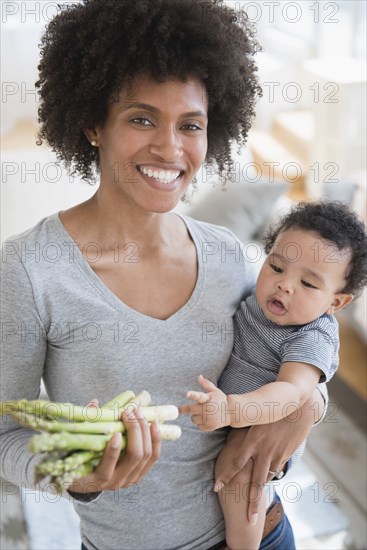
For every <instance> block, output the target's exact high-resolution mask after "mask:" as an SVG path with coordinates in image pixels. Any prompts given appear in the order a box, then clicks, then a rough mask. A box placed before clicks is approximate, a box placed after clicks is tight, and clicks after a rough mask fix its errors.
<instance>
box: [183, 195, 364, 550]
mask: <svg viewBox="0 0 367 550" xmlns="http://www.w3.org/2000/svg"><path fill="white" fill-rule="evenodd" d="M264 241H265V251H266V253H267V258H266V260H265V262H264V264H263V266H262V268H261V271H260V274H259V277H258V280H257V284H256V291H255V293H254V294H253V295H251V296H249V297H248V298H247V299H245V300H244V301H243V302H242V303H241V305H240V308H239V309H238V311H237V313H236V315H235V319H234V330H235V335H234V347H233V351H232V355H231V357H230V360H229V362H228V364H227V366H226V368H225V370H224V371H223V373H222V375H221V378H220V380H219V384H218V385H219V388H218V387H217V386H215V385H214V384H213V383H212V382H210V381H209V380H207V379H205V378H204V377H203V376H200V377H199V383H200V384H201V386H202V387H203V389H204V390H205V392H198V391H189V392H188V393H187V397H188V398H189V399H193V400H194V401H196V404H193V405H188V406H185V407H184V410H182V412H185V413H188V414H191V415H192V420H193V422H195V424H197V426H198V427H199V428H200V429H201V430H203V431H211V430H216V429H218V428H222V427H224V426H231V427H232V428H240V427H245V426H250V425H253V424H265V423H270V422H276V421H277V420H279V419H281V418H283V417H285V416H288V415H289V414H291V413H292V412H293V411H295V410H297V409H298V408H299V407H301V406H302V405H303V404H304V403H305V402H306V401H307V400H308V399H309V397H310V396H311V394H312V392H313V390H314V389H315V387H316V386H317V384H318V383H319V382H324V381H326V382H327V381H329V380H330V378H331V377H332V376H333V374H334V373H335V371H336V369H337V367H338V349H339V340H338V323H337V321H336V319H335V317H334V313H336V312H337V311H340V310H341V309H342V308H344V307H345V306H346V305H348V304H349V303H350V302H351V301H352V300H353V299H354V298H355V297H356V296H357V295H358V294H359V293H360V292H361V291H362V289H363V287H364V286H365V285H366V284H367V235H366V229H365V227H364V224H363V222H362V221H361V220H359V219H358V217H357V216H356V215H355V214H354V213H353V212H352V211H351V210H350V209H349V208H348V207H347V206H346V205H345V204H343V203H339V202H326V201H325V202H315V203H301V204H299V205H297V206H296V207H294V208H293V209H292V211H291V212H290V213H289V214H288V215H286V216H285V217H284V218H283V219H282V220H281V221H280V222H279V223H278V224H277V226H276V227H275V228H271V229H270V230H269V232H268V234H267V235H266V237H265V240H264ZM244 392H246V393H244ZM251 468H252V464H251V462H249V463H248V464H247V465H246V467H245V468H244V470H242V471H241V472H240V474H238V475H237V476H236V477H235V478H234V480H232V482H231V483H234V482H237V483H239V482H240V483H241V486H242V487H246V486H247V487H249V485H247V484H249V483H250V481H251ZM270 473H271V474H272V475H273V474H274V475H276V474H277V473H278V472H270ZM220 485H222V484H217V487H216V489H217V490H218V489H219V490H220V489H222V488H223V485H222V487H221V486H220ZM227 489H228V492H230V488H229V487H228V486H227ZM244 493H245V492H244V491H241V495H243V494H244ZM219 495H221V493H219ZM220 500H221V505H222V508H223V514H224V519H225V524H226V542H227V545H228V547H229V548H231V549H243V548H246V549H248V550H251V549H257V548H259V546H260V541H261V536H262V532H263V527H264V521H265V513H266V498H265V492H264V491H262V492H261V497H260V505H259V510H260V512H259V515H258V517H252V518H248V517H247V502H248V500H249V496H248V495H247V496H245V497H244V500H242V502H241V501H240V502H237V500H238V499H236V501H235V499H232V500H231V499H228V498H227V499H226V498H221V499H220ZM244 501H245V502H244Z"/></svg>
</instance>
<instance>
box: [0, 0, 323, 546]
mask: <svg viewBox="0 0 367 550" xmlns="http://www.w3.org/2000/svg"><path fill="white" fill-rule="evenodd" d="M257 49H258V47H257V44H256V42H255V40H254V39H253V35H252V31H251V28H250V27H249V25H248V23H247V22H246V20H245V19H243V18H241V17H239V16H238V14H235V13H234V12H233V11H232V10H230V9H228V8H226V7H225V6H223V5H222V4H220V3H218V2H216V1H213V2H207V1H205V2H204V1H201V0H195V1H193V0H139V2H135V0H120V1H119V2H116V0H85V1H84V3H83V4H79V5H75V6H70V7H68V8H67V9H66V10H65V11H64V12H62V13H61V14H59V15H58V16H57V17H56V18H55V19H54V20H53V21H52V22H51V23H50V25H49V27H48V30H47V32H46V34H45V36H44V38H43V49H42V55H43V57H42V60H41V63H40V67H39V69H40V80H39V82H38V83H37V86H38V87H39V89H40V96H41V106H40V110H39V118H40V122H41V123H42V126H41V133H40V136H41V138H42V139H44V140H47V142H48V143H49V144H50V146H51V147H52V148H53V149H54V150H55V151H56V152H57V154H58V156H59V157H60V158H62V159H63V160H64V161H65V162H66V163H67V164H69V165H71V166H73V167H74V169H75V170H76V171H77V172H79V173H80V174H81V175H82V176H83V177H84V179H86V180H87V181H91V179H92V178H93V174H94V169H96V171H97V174H98V179H99V183H100V185H99V188H98V190H97V191H96V193H95V194H94V196H93V197H92V198H91V199H89V200H88V201H86V202H84V203H82V204H79V205H77V206H75V207H74V208H71V209H70V210H66V211H63V212H61V213H60V214H54V215H52V216H50V217H48V218H46V219H45V220H41V222H40V223H39V224H38V225H37V226H36V227H35V228H32V229H30V230H29V231H28V232H25V233H23V234H21V235H18V236H17V237H14V238H13V239H10V240H9V241H8V242H7V243H5V245H4V253H3V264H2V266H3V269H4V279H3V280H4V281H5V282H4V292H3V297H4V304H3V315H4V322H5V323H6V326H7V327H9V331H8V333H7V338H6V339H5V342H4V358H3V363H2V364H3V365H6V367H5V368H4V373H3V376H2V395H1V399H2V400H9V399H14V398H20V397H24V398H28V399H33V398H36V397H37V396H38V393H39V386H40V380H41V378H42V377H43V379H44V382H45V386H46V389H47V392H48V395H49V397H50V399H52V400H55V401H68V402H73V403H77V404H84V403H86V402H88V401H90V399H91V398H92V397H94V396H95V397H96V398H98V400H99V402H105V401H108V400H109V399H111V398H112V397H113V396H114V395H115V394H116V393H118V392H120V391H122V390H123V389H132V390H133V391H135V392H137V391H140V390H141V389H147V390H148V391H150V393H151V394H152V396H153V399H154V401H155V402H156V403H168V402H170V403H172V402H173V403H175V404H177V405H180V404H182V403H184V401H185V397H184V391H185V389H186V388H187V387H191V386H192V383H193V381H194V380H196V379H197V375H198V374H199V373H203V374H204V375H205V376H206V377H207V378H209V379H211V380H213V381H214V382H216V381H217V380H218V378H219V376H220V373H221V372H222V370H223V368H224V366H225V364H226V362H227V360H228V358H229V355H230V352H231V348H232V344H233V337H232V335H231V328H232V316H233V314H234V312H235V310H236V308H237V306H238V304H239V302H240V300H241V298H242V297H243V296H244V295H246V294H248V293H249V292H250V290H251V288H252V287H253V285H254V276H253V274H252V273H251V270H250V267H249V266H248V265H247V264H246V263H244V262H243V261H242V260H241V261H240V262H238V261H236V258H235V256H234V255H228V258H227V259H226V261H225V262H222V259H221V255H220V254H217V253H215V250H216V248H217V247H218V249H219V248H220V246H224V247H228V249H233V247H234V246H236V244H238V241H237V239H236V237H235V236H234V235H233V234H232V233H231V232H230V231H227V230H225V229H224V228H220V227H216V226H212V225H208V224H204V223H200V222H196V221H194V220H191V219H189V218H186V217H179V216H177V215H175V214H173V213H172V212H171V210H172V209H173V208H174V207H175V206H176V205H177V203H178V201H179V200H180V199H181V198H182V197H185V195H186V194H187V192H188V188H189V185H190V183H191V181H192V180H193V178H194V176H195V173H196V172H197V171H198V170H199V168H200V166H201V165H202V163H203V162H204V161H206V162H212V163H216V165H217V167H218V171H219V172H220V173H224V172H225V168H226V167H228V166H229V165H230V147H231V141H232V140H236V141H244V140H245V138H246V135H247V132H248V129H249V127H250V122H251V118H252V116H253V114H254V103H255V100H256V97H257V96H258V95H259V93H260V90H259V87H258V84H257V81H256V76H255V71H256V68H255V65H254V62H253V59H252V56H253V54H254V53H255V52H256V51H257ZM52 246H53V247H54V250H56V251H57V254H56V256H55V255H52V253H51V255H50V250H51V248H50V247H52ZM24 251H36V254H35V255H34V254H29V253H24V254H23V252H24ZM37 251H39V254H38V253H37ZM207 322H210V323H217V325H218V326H225V329H226V331H225V337H224V338H223V337H221V336H219V337H218V339H217V340H213V339H211V341H210V342H208V341H207V339H205V337H204V334H203V327H204V326H206V325H205V323H207ZM15 327H17V330H15ZM11 328H13V329H14V330H10V329H11ZM18 329H19V330H18ZM314 401H315V400H313V402H314ZM125 420H127V419H126V418H125ZM135 420H136V421H135V422H127V424H128V440H129V444H128V449H127V452H126V453H125V455H124V456H123V457H122V458H121V459H119V436H118V435H115V436H114V437H113V438H112V439H111V441H110V443H109V445H108V448H107V449H106V452H105V454H104V456H103V458H102V460H101V462H100V464H99V466H98V467H97V469H96V471H95V472H94V473H93V474H91V475H90V476H87V477H86V478H82V479H80V480H78V481H77V482H74V483H73V484H72V485H71V486H70V487H69V488H68V490H69V492H70V494H71V495H72V496H73V497H74V498H75V506H76V510H77V512H78V514H79V515H80V518H81V530H82V539H83V544H84V548H87V549H88V550H92V549H93V550H94V549H100V550H101V549H102V548H105V547H108V548H118V549H122V548H124V549H126V550H127V549H128V550H132V549H143V548H145V549H148V548H150V549H152V548H154V549H158V548H159V549H172V548H177V549H194V548H195V549H209V548H217V547H218V548H219V547H220V546H221V545H223V541H224V528H223V519H222V516H221V511H220V507H219V503H218V501H217V497H216V495H215V494H214V492H213V490H212V488H213V469H214V462H215V458H216V456H217V455H218V452H219V451H220V449H221V448H222V447H223V445H224V443H225V434H224V433H223V432H213V433H211V434H203V433H201V432H199V430H197V429H196V428H195V426H194V425H193V424H191V421H190V419H188V418H185V417H180V420H179V422H180V425H181V427H182V429H183V435H182V437H181V439H180V440H179V441H177V442H175V443H170V444H163V445H162V448H161V445H160V441H159V433H158V429H157V426H155V425H154V424H153V425H152V427H151V428H150V429H149V427H148V425H147V423H146V421H145V419H144V418H142V417H141V414H140V413H139V412H137V413H136V419H135ZM313 420H314V419H313V413H312V411H310V410H309V404H307V405H306V406H305V407H304V414H303V415H301V420H300V421H299V422H297V424H295V423H292V422H287V421H281V422H279V423H277V424H276V425H273V426H272V430H271V431H270V430H269V429H267V427H266V426H257V427H256V428H255V427H254V428H251V429H250V430H249V432H248V433H247V434H246V437H245V435H244V433H243V432H242V431H241V430H237V431H236V433H235V434H234V435H233V437H231V441H230V443H229V444H228V446H227V456H228V460H227V462H226V463H225V465H224V467H223V473H222V475H221V479H222V481H224V482H225V481H226V480H227V479H230V478H231V477H233V476H234V475H235V474H236V473H237V472H238V470H239V469H240V468H241V466H242V465H243V464H245V463H246V462H247V461H248V460H249V458H252V459H253V460H254V471H253V481H254V483H257V484H260V485H261V486H262V485H263V483H264V482H265V481H266V480H267V479H268V478H269V470H270V471H271V470H280V469H281V468H282V467H283V466H284V464H285V463H286V461H287V459H288V457H289V456H291V454H292V453H293V451H294V450H295V449H296V448H297V447H298V444H299V443H300V441H302V440H303V439H304V437H305V434H306V433H307V432H308V430H309V429H310V426H311V425H312V423H313ZM29 437H30V434H29V433H28V432H27V431H26V430H24V429H18V428H16V427H15V426H14V425H13V424H12V423H10V422H8V423H6V424H5V425H4V427H3V436H2V438H3V444H2V454H1V460H2V475H3V476H4V477H5V478H6V479H9V480H10V481H14V482H16V483H28V484H30V485H31V484H32V483H33V472H34V466H35V463H36V461H37V458H35V457H32V456H31V455H30V454H29V453H28V452H27V451H26V443H27V440H28V438H29ZM159 455H161V456H160V458H159V460H158V457H159ZM153 466H154V467H153ZM271 475H272V474H271ZM271 475H270V477H271ZM101 491H103V492H102V493H101ZM252 506H253V511H254V513H255V512H256V506H257V503H256V501H255V502H254V503H253V505H252ZM273 525H274V523H273ZM293 544H294V543H293V537H292V533H291V529H290V526H289V524H288V522H287V520H286V518H285V517H284V518H283V519H282V521H281V522H280V523H279V525H277V527H276V529H275V530H273V531H272V532H271V533H270V534H267V536H266V537H265V538H264V540H263V543H262V546H261V548H270V547H271V548H283V549H284V548H292V547H293Z"/></svg>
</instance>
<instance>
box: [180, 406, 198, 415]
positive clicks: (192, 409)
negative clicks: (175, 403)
mask: <svg viewBox="0 0 367 550" xmlns="http://www.w3.org/2000/svg"><path fill="white" fill-rule="evenodd" d="M201 411H202V408H201V405H196V404H195V405H180V406H179V407H178V412H179V413H180V414H189V415H193V414H202V413H201Z"/></svg>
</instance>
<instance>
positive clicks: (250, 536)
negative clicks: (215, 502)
mask: <svg viewBox="0 0 367 550" xmlns="http://www.w3.org/2000/svg"><path fill="white" fill-rule="evenodd" d="M218 460H220V455H219V457H218ZM217 463H218V462H217ZM252 467H253V465H252V462H248V463H247V464H246V466H245V467H244V468H243V469H242V470H241V471H240V472H239V473H238V474H237V475H236V476H235V477H234V478H233V479H232V480H231V481H230V483H227V484H226V486H225V487H224V488H223V489H222V490H221V491H219V493H218V496H219V501H220V503H221V506H222V510H223V515H224V521H225V526H226V543H227V546H228V547H229V548H230V550H258V548H259V547H260V543H261V536H262V533H263V529H264V523H265V514H266V496H265V491H264V490H261V494H260V489H259V491H258V496H257V498H258V499H259V501H260V502H259V515H258V518H257V522H256V524H255V525H252V524H251V523H250V520H249V517H248V500H249V498H250V482H251V474H252Z"/></svg>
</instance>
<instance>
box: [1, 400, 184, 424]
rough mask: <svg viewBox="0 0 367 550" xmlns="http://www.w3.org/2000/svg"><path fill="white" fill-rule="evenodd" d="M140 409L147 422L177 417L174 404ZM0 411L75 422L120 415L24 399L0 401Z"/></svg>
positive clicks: (111, 420) (96, 420) (126, 406)
mask: <svg viewBox="0 0 367 550" xmlns="http://www.w3.org/2000/svg"><path fill="white" fill-rule="evenodd" d="M129 407H130V408H131V404H130V403H127V404H126V405H124V406H123V407H121V408H120V410H121V411H123V410H128V409H129ZM140 410H141V412H142V413H143V414H144V416H145V418H146V419H147V420H148V422H152V421H153V420H158V421H159V422H164V421H166V420H176V418H177V417H178V409H177V407H176V406H175V405H156V406H150V407H140ZM0 413H1V414H12V413H31V414H34V415H36V416H37V417H38V416H39V417H41V418H48V419H54V420H60V419H65V420H71V421H76V422H114V421H116V420H118V417H119V416H120V415H119V414H117V411H116V410H111V409H105V408H99V407H87V406H85V407H80V406H78V405H73V404H72V403H53V402H51V401H44V400H36V401H27V400H26V399H20V400H19V401H5V402H3V403H1V407H0Z"/></svg>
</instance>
